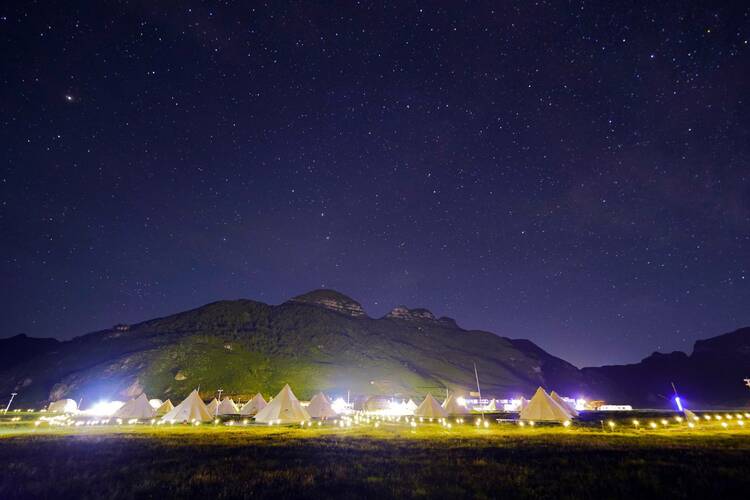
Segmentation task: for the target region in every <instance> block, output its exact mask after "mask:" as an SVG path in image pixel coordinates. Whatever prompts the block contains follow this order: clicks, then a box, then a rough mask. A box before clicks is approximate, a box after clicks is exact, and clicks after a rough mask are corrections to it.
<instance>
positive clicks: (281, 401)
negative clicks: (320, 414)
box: [255, 384, 310, 424]
mask: <svg viewBox="0 0 750 500" xmlns="http://www.w3.org/2000/svg"><path fill="white" fill-rule="evenodd" d="M304 420H310V414H309V413H307V410H305V409H304V408H303V407H302V405H301V404H300V402H299V400H298V399H297V397H296V396H295V395H294V393H293V392H292V388H291V387H289V384H286V385H285V386H284V388H283V389H281V391H280V392H279V393H278V394H277V395H276V397H275V398H273V400H271V402H270V403H268V404H267V405H266V407H265V408H263V409H262V410H260V411H259V412H258V414H257V415H255V421H256V422H263V423H268V422H274V423H277V424H290V423H294V422H302V421H304Z"/></svg>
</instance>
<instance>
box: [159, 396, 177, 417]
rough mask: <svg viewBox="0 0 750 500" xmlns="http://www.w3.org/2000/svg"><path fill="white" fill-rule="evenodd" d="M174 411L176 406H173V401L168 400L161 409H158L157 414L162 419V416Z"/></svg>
mask: <svg viewBox="0 0 750 500" xmlns="http://www.w3.org/2000/svg"><path fill="white" fill-rule="evenodd" d="M172 410H174V405H173V404H172V400H171V399H167V400H166V401H164V402H163V403H162V404H161V406H160V407H158V408H157V409H156V414H157V415H158V416H160V417H161V416H164V415H166V414H167V413H169V412H170V411H172Z"/></svg>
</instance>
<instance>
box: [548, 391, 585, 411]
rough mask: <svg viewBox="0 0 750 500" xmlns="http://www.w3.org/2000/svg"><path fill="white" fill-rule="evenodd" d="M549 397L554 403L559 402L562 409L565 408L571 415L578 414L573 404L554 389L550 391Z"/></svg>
mask: <svg viewBox="0 0 750 500" xmlns="http://www.w3.org/2000/svg"><path fill="white" fill-rule="evenodd" d="M549 397H551V398H552V399H554V400H555V403H557V404H559V405H560V406H562V407H563V409H564V410H566V411H567V412H568V413H569V414H570V415H571V416H572V417H577V416H578V410H576V408H575V406H573V405H572V404H570V403H568V402H567V401H565V400H564V399H563V398H562V397H561V396H560V395H559V394H558V393H556V392H555V391H552V392H550V394H549Z"/></svg>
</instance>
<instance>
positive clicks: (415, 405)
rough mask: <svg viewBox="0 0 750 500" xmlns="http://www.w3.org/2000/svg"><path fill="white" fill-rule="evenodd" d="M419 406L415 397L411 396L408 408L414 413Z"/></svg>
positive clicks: (407, 403) (407, 404)
mask: <svg viewBox="0 0 750 500" xmlns="http://www.w3.org/2000/svg"><path fill="white" fill-rule="evenodd" d="M417 408H418V406H417V403H415V402H414V400H413V399H411V398H409V401H407V402H406V409H407V410H409V411H410V412H412V413H414V410H416V409H417Z"/></svg>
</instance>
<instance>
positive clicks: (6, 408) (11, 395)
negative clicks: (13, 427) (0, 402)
mask: <svg viewBox="0 0 750 500" xmlns="http://www.w3.org/2000/svg"><path fill="white" fill-rule="evenodd" d="M16 394H18V393H17V392H11V393H10V401H8V406H6V407H5V411H4V412H3V413H8V410H9V409H10V404H11V403H12V402H13V398H15V397H16Z"/></svg>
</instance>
